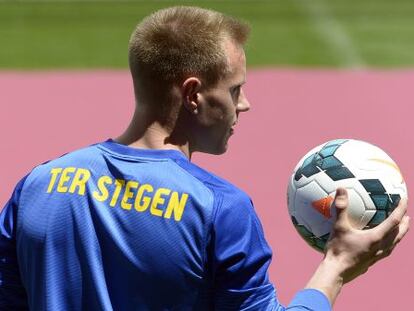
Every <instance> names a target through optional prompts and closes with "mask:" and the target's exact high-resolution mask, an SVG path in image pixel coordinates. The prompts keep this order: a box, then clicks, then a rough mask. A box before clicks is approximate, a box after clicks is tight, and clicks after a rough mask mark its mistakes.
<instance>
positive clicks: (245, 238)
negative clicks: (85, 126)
mask: <svg viewBox="0 0 414 311" xmlns="http://www.w3.org/2000/svg"><path fill="white" fill-rule="evenodd" d="M271 256H272V253H271V250H270V248H269V246H268V244H267V243H266V241H265V239H264V235H263V230H262V227H261V224H260V222H259V220H258V218H257V216H256V213H255V212H254V209H253V205H252V203H251V200H250V198H249V197H248V196H247V195H246V194H245V193H244V192H242V191H241V190H239V189H238V188H236V187H235V186H233V185H232V184H230V183H228V182H226V181H225V180H223V179H221V178H219V177H216V176H214V175H213V174H211V173H208V172H206V171H205V170H202V169H201V168H199V167H198V166H196V165H194V164H192V163H191V162H189V160H188V159H187V158H186V157H185V155H184V154H182V153H181V152H179V151H175V150H142V149H135V148H131V147H128V146H125V145H121V144H118V143H116V142H114V141H112V140H108V141H106V142H103V143H99V144H96V145H92V146H89V147H87V148H84V149H81V150H78V151H75V152H72V153H69V154H66V155H64V156H62V157H60V158H58V159H55V160H53V161H50V162H47V163H45V164H42V165H40V166H38V167H36V168H35V169H33V171H32V172H31V173H30V174H29V175H27V176H26V177H25V178H24V179H23V180H22V181H20V183H19V184H18V185H17V187H16V189H15V191H14V193H13V195H12V197H11V199H10V201H9V202H8V203H7V204H6V206H5V208H4V209H3V211H2V213H1V217H0V309H1V310H25V309H30V310H122V311H128V310H285V308H284V307H283V306H282V305H281V304H279V302H278V300H277V298H276V293H275V289H274V287H273V285H272V284H271V283H270V282H269V278H268V273H267V270H268V266H269V264H270V261H271ZM287 309H289V310H318V311H324V310H330V306H329V302H328V300H327V298H326V297H325V296H324V295H323V294H322V293H321V292H319V291H317V290H312V289H308V290H302V291H300V292H298V293H297V295H296V296H295V298H294V299H293V300H292V302H291V304H290V305H289V307H288V308H287Z"/></svg>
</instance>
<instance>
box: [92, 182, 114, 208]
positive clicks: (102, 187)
mask: <svg viewBox="0 0 414 311" xmlns="http://www.w3.org/2000/svg"><path fill="white" fill-rule="evenodd" d="M106 184H109V185H111V184H112V178H111V177H109V176H101V177H100V178H99V179H98V189H99V191H100V192H98V191H96V190H95V191H94V192H93V193H92V196H93V197H94V198H95V199H96V200H98V201H99V202H104V201H106V200H107V199H108V196H109V192H108V189H107V188H106Z"/></svg>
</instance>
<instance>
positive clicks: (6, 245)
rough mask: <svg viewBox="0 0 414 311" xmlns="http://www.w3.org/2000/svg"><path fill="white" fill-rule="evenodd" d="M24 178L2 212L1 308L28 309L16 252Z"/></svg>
mask: <svg viewBox="0 0 414 311" xmlns="http://www.w3.org/2000/svg"><path fill="white" fill-rule="evenodd" d="M23 183H24V179H23V180H22V181H20V183H19V184H17V186H16V188H15V190H14V192H13V194H12V197H11V198H10V200H9V201H8V202H7V203H6V206H5V207H4V208H3V210H2V211H1V213H0V310H28V306H27V296H26V291H25V289H24V287H23V285H22V282H21V278H20V272H19V265H18V261H17V253H16V217H17V208H18V202H19V197H20V192H21V189H22V187H23Z"/></svg>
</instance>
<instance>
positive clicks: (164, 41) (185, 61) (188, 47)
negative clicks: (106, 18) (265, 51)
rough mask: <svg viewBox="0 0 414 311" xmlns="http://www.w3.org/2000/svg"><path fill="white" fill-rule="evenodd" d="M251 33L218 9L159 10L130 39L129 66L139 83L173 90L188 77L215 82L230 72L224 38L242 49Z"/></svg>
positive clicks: (178, 8)
mask: <svg viewBox="0 0 414 311" xmlns="http://www.w3.org/2000/svg"><path fill="white" fill-rule="evenodd" d="M248 34H249V26H248V25H247V24H246V23H245V22H242V21H239V20H237V19H235V18H233V17H230V16H227V15H225V14H222V13H219V12H216V11H212V10H207V9H202V8H198V7H187V6H178V7H170V8H166V9H161V10H159V11H156V12H155V13H153V14H151V15H149V16H148V17H146V18H145V19H144V20H143V21H142V22H141V23H139V24H138V25H137V27H136V29H135V31H134V32H133V33H132V35H131V39H130V42H129V65H130V70H131V73H132V77H133V80H134V84H135V85H136V84H137V83H138V85H141V87H146V86H144V85H142V83H157V84H159V83H161V84H162V85H163V86H164V87H169V86H171V85H172V84H173V83H177V82H181V81H184V80H185V79H186V78H187V77H189V76H197V77H199V78H200V79H201V80H202V81H203V82H205V83H206V84H214V83H216V82H217V81H218V80H219V79H220V77H221V76H223V75H224V74H226V71H227V68H228V65H227V58H226V55H225V51H224V45H223V43H224V40H226V39H230V40H232V41H233V42H234V43H235V44H238V45H240V46H243V45H244V44H245V42H246V40H247V37H248ZM144 80H145V81H144ZM147 80H150V81H147Z"/></svg>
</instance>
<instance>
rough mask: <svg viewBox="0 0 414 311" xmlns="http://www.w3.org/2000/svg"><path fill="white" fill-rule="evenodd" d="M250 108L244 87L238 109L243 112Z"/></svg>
mask: <svg viewBox="0 0 414 311" xmlns="http://www.w3.org/2000/svg"><path fill="white" fill-rule="evenodd" d="M249 109H250V103H249V101H248V100H247V97H246V95H245V94H244V91H243V89H241V90H240V96H239V102H238V103H237V110H238V111H241V112H245V111H248V110H249Z"/></svg>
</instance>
